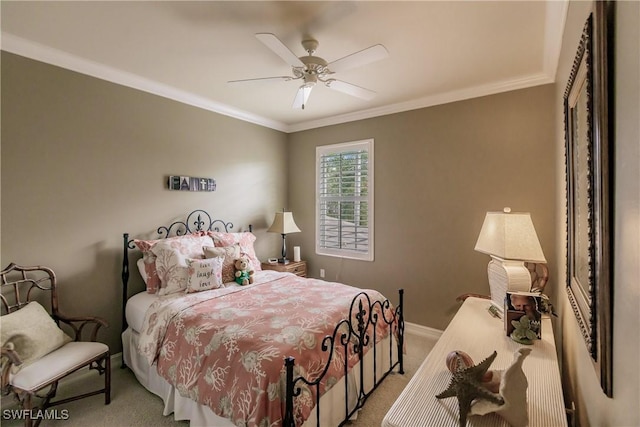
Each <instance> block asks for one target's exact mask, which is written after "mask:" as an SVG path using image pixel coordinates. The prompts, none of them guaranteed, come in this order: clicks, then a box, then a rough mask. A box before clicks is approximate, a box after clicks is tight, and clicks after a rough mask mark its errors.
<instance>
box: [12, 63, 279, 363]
mask: <svg viewBox="0 0 640 427" xmlns="http://www.w3.org/2000/svg"><path fill="white" fill-rule="evenodd" d="M286 149H287V148H286V135H285V134H283V133H281V132H277V131H273V130H269V129H266V128H263V127H260V126H256V125H252V124H249V123H246V122H241V121H238V120H235V119H231V118H228V117H225V116H221V115H218V114H214V113H211V112H207V111H204V110H201V109H197V108H194V107H190V106H187V105H184V104H180V103H178V102H174V101H169V100H167V99H164V98H161V97H158V96H155V95H150V94H147V93H144V92H140V91H137V90H133V89H129V88H126V87H123V86H119V85H116V84H112V83H108V82H105V81H102V80H98V79H95V78H92V77H88V76H85V75H81V74H77V73H74V72H71V71H67V70H63V69H60V68H57V67H53V66H50V65H46V64H43V63H40V62H36V61H32V60H28V59H25V58H22V57H19V56H15V55H12V54H8V53H6V52H2V170H1V171H2V233H1V234H2V252H1V260H0V265H2V267H5V266H6V265H7V264H9V262H12V261H13V262H16V263H19V264H23V265H30V264H42V265H47V266H49V267H51V268H53V269H54V270H55V271H56V273H57V275H58V278H59V282H60V289H61V290H60V294H61V308H62V309H63V310H64V311H65V312H67V313H69V314H72V315H79V314H91V315H99V316H102V317H104V318H106V319H107V320H108V321H109V323H110V324H111V327H110V328H109V329H108V331H107V334H106V335H102V336H101V337H100V338H101V339H103V340H106V342H107V343H108V344H109V346H110V347H111V349H112V351H114V352H117V351H120V348H121V343H120V335H119V334H120V307H121V285H120V283H121V281H120V266H121V251H122V233H123V232H130V233H132V235H136V234H140V233H149V232H152V231H154V230H155V228H156V227H157V226H158V225H161V224H165V223H166V222H167V221H169V220H172V219H174V218H176V217H177V216H179V215H181V214H184V213H187V212H190V211H191V210H193V209H197V208H203V209H206V210H208V211H209V212H211V213H212V214H213V215H215V216H216V217H217V218H222V219H225V220H227V221H232V222H233V223H234V224H235V226H236V228H235V229H236V230H237V229H239V228H240V227H245V226H247V225H248V224H253V225H254V226H255V229H256V234H257V235H258V237H259V238H258V243H257V251H258V255H259V256H263V257H266V256H269V255H270V254H272V253H274V252H275V251H277V249H278V248H279V243H280V242H279V240H278V238H279V236H274V235H272V234H267V233H266V232H265V229H266V227H267V226H268V224H267V223H270V222H271V221H272V219H273V212H275V211H276V210H278V209H280V208H281V207H282V206H284V205H286V186H287V175H286V165H287V162H286V159H287V151H286ZM170 174H171V175H190V176H198V177H212V178H215V179H216V180H217V184H218V188H217V190H216V191H215V192H212V193H207V192H202V193H190V192H179V191H169V190H167V189H166V187H165V185H166V184H165V177H166V176H167V175H170Z"/></svg>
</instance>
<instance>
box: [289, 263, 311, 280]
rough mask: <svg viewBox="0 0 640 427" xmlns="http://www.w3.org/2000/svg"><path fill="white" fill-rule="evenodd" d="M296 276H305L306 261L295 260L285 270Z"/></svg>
mask: <svg viewBox="0 0 640 427" xmlns="http://www.w3.org/2000/svg"><path fill="white" fill-rule="evenodd" d="M287 271H288V272H290V273H293V274H295V275H296V276H301V277H307V263H306V261H300V262H296V263H295V265H294V266H292V267H291V268H289V269H288V270H287Z"/></svg>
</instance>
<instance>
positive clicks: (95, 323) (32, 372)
mask: <svg viewBox="0 0 640 427" xmlns="http://www.w3.org/2000/svg"><path fill="white" fill-rule="evenodd" d="M0 279H1V280H2V282H1V283H0V288H1V293H0V298H1V301H2V305H1V307H0V308H1V309H2V316H3V318H4V316H5V315H13V314H14V313H17V312H18V311H20V310H21V309H23V308H24V307H25V306H27V305H28V304H29V305H30V308H29V309H27V310H26V311H22V313H23V314H21V316H24V315H25V314H24V313H28V314H26V316H28V319H33V322H34V323H36V322H37V321H40V320H44V321H45V322H46V323H47V326H49V325H48V324H51V325H50V326H49V327H50V328H53V329H54V330H55V332H56V333H59V334H60V335H61V336H63V337H64V343H63V344H62V346H60V347H58V348H56V349H55V350H53V351H51V352H48V353H47V354H45V355H43V356H41V357H38V358H36V359H35V360H33V361H31V363H29V364H25V365H26V366H21V365H22V360H21V356H20V351H19V350H18V348H17V347H16V346H15V343H18V342H20V341H19V340H20V339H22V336H21V332H16V333H15V334H14V335H13V339H14V341H12V339H11V338H9V339H7V342H3V343H2V359H3V364H2V377H1V380H2V393H3V395H6V394H13V395H14V396H15V398H16V399H17V401H18V403H19V404H20V405H21V409H23V411H21V412H20V414H22V415H21V416H23V417H24V418H25V426H28V427H29V426H32V425H35V426H37V425H38V424H39V422H40V421H41V419H42V417H38V416H36V417H33V415H34V414H37V412H36V411H39V410H45V409H46V408H49V407H51V406H55V405H60V404H63V403H67V402H70V401H73V400H77V399H81V398H84V397H88V396H93V395H96V394H101V393H104V395H105V396H104V400H105V404H109V402H110V401H111V384H110V382H111V369H110V368H111V363H110V353H109V347H108V346H107V345H105V344H103V343H99V342H96V336H97V333H98V329H100V327H102V326H104V327H107V326H108V325H107V323H106V322H105V321H104V320H102V319H100V318H97V317H69V316H65V315H63V314H62V313H61V312H60V310H59V308H58V295H57V289H56V276H55V273H54V272H53V271H52V270H51V269H49V268H47V267H40V266H33V267H23V266H19V265H16V264H13V263H12V264H10V265H9V266H8V267H7V268H6V269H4V270H2V271H1V272H0ZM47 294H48V295H47ZM34 301H35V302H36V304H34V305H31V303H32V302H34ZM39 304H42V307H46V306H49V310H47V311H46V312H45V311H44V310H42V308H41V307H38V305H39ZM32 307H36V309H37V310H41V311H42V313H43V314H42V316H41V317H37V316H31V313H32V312H33V308H32ZM45 310H46V309H45ZM38 313H39V312H38ZM49 315H50V317H51V318H52V319H53V321H55V324H53V323H52V322H51V321H50V319H49ZM7 319H9V317H7ZM13 319H15V316H14V318H13ZM29 321H31V320H27V321H26V323H28V322H29ZM4 323H5V324H8V323H9V320H6V321H5V322H4ZM61 324H63V325H67V326H65V327H64V329H65V330H66V331H69V333H70V337H68V336H66V335H65V334H63V333H62V331H61V330H59V329H58V328H59V327H60V325H61ZM43 325H44V323H43ZM56 325H57V327H56ZM30 327H31V328H32V329H36V330H37V329H38V328H39V324H38V326H37V327H36V328H33V325H31V326H30ZM43 329H44V327H43ZM66 331H65V332H66ZM83 332H85V334H87V333H88V334H89V336H88V341H82V338H83ZM11 333H12V332H11V331H7V330H3V337H6V334H11ZM3 341H4V338H3ZM44 351H47V350H44ZM34 357H36V356H34ZM84 367H88V368H89V369H95V370H97V371H98V372H99V374H100V375H104V388H102V389H100V390H96V391H92V392H88V393H83V394H79V395H76V396H73V397H69V398H66V399H59V400H56V401H53V400H52V399H54V398H55V396H56V392H57V389H58V381H60V380H61V379H62V378H64V377H66V376H67V375H69V374H71V373H73V372H76V371H77V370H79V369H81V368H84ZM34 398H39V399H42V401H41V402H40V404H39V405H35V403H36V402H35V400H36V399H34ZM33 418H36V419H35V420H34V419H33Z"/></svg>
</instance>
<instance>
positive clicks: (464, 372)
mask: <svg viewBox="0 0 640 427" xmlns="http://www.w3.org/2000/svg"><path fill="white" fill-rule="evenodd" d="M460 353H462V352H460ZM465 354H466V353H465ZM497 355H498V353H496V352H495V351H494V352H493V353H492V354H491V356H489V357H487V358H486V359H484V360H483V361H482V362H480V363H479V364H478V365H475V366H474V365H473V363H472V364H471V366H467V365H466V363H465V358H464V357H458V358H457V360H456V364H457V366H455V370H454V372H452V374H453V377H452V378H451V382H450V383H449V386H448V387H447V388H446V390H444V391H443V392H441V393H440V394H438V395H437V396H436V398H438V399H444V398H445V397H453V396H456V397H457V398H458V408H459V410H460V427H465V426H466V425H467V414H468V413H469V410H470V409H471V402H473V400H474V399H487V400H489V401H490V402H493V403H494V404H496V405H502V404H503V403H504V400H503V399H502V397H500V395H497V394H495V393H492V392H490V391H489V390H488V389H487V388H486V387H484V386H483V385H482V378H483V377H484V375H485V374H486V373H487V371H488V370H489V366H491V363H492V362H493V360H494V359H495V358H496V356H497ZM469 359H470V358H469Z"/></svg>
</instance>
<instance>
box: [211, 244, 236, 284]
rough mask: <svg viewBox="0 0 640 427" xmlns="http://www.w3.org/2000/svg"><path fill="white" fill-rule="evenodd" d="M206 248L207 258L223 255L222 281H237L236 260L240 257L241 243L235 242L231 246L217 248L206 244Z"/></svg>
mask: <svg viewBox="0 0 640 427" xmlns="http://www.w3.org/2000/svg"><path fill="white" fill-rule="evenodd" d="M202 249H203V250H204V257H205V258H214V257H223V258H224V261H223V263H222V283H229V282H233V281H235V278H236V276H235V272H236V270H235V266H234V262H235V260H237V259H238V258H240V245H238V244H235V245H231V246H223V247H220V248H216V247H214V246H205V247H204V248H202Z"/></svg>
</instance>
